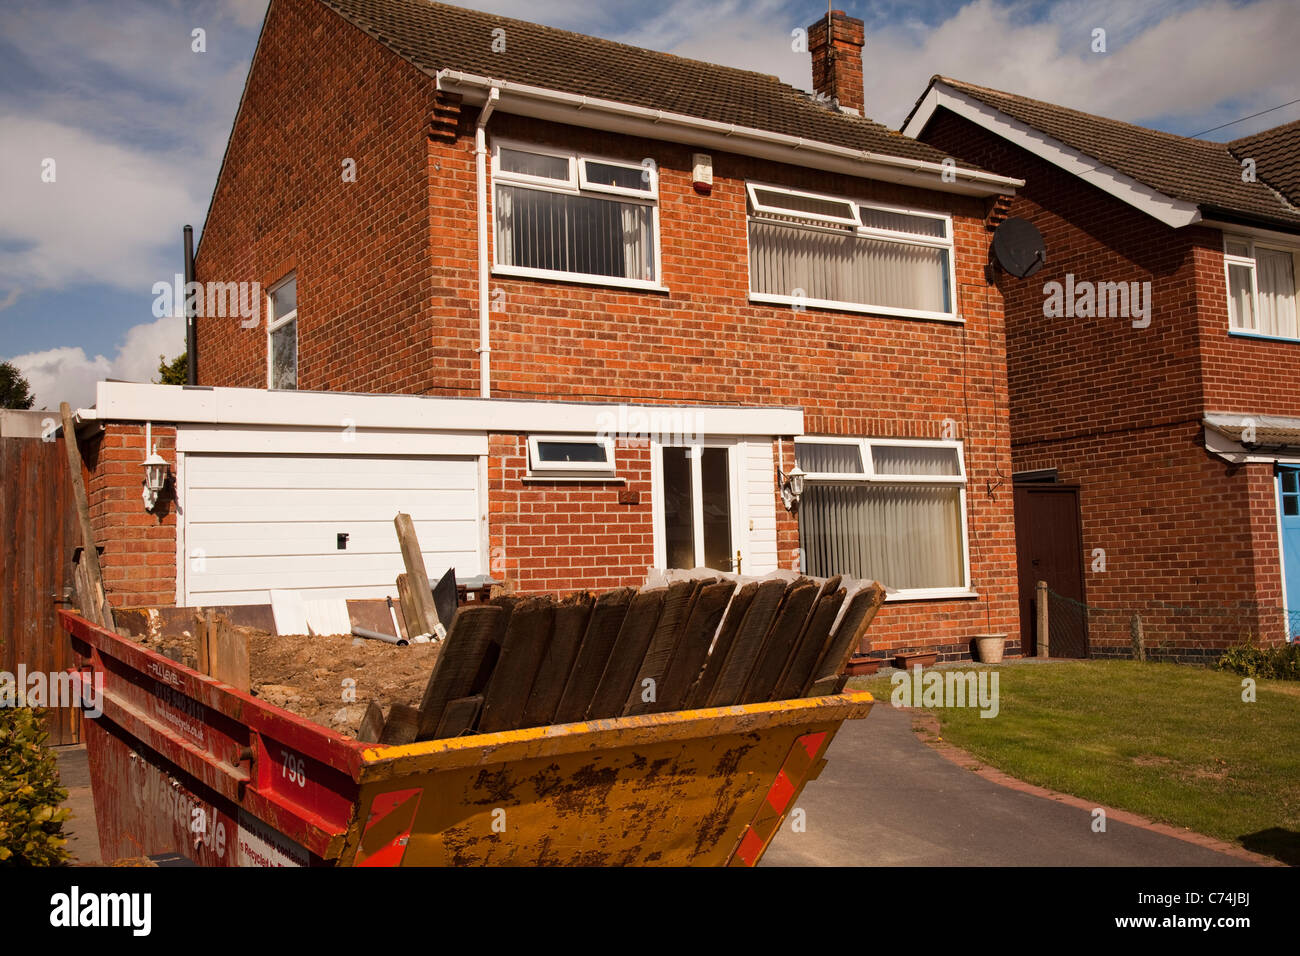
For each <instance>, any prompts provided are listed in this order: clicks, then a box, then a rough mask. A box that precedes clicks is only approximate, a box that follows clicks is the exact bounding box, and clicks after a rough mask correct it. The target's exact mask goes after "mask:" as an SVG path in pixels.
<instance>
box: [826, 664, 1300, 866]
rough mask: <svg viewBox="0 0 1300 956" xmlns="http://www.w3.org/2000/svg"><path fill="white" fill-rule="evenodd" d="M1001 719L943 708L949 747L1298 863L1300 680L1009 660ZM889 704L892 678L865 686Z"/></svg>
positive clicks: (1033, 779) (858, 681)
mask: <svg viewBox="0 0 1300 956" xmlns="http://www.w3.org/2000/svg"><path fill="white" fill-rule="evenodd" d="M977 669H993V670H997V671H998V674H999V697H1000V711H999V713H998V715H997V716H996V717H994V718H991V719H990V718H981V717H980V716H979V711H978V709H974V708H964V709H963V708H946V709H945V708H935V712H936V713H937V715H938V717H939V720H940V726H941V728H942V734H943V736H944V738H945V739H946V740H949V741H951V742H952V743H953V744H955V745H956V746H958V747H961V748H963V749H965V750H968V751H970V752H971V753H973V754H975V755H976V756H977V757H979V758H980V759H982V760H983V761H985V762H986V763H988V764H991V765H992V766H994V767H997V768H999V769H1001V770H1004V771H1006V772H1007V773H1009V774H1011V775H1012V776H1014V777H1017V778H1019V779H1021V780H1025V781H1028V782H1030V783H1034V784H1038V785H1039V786H1044V787H1050V788H1052V789H1053V790H1060V791H1062V792H1065V793H1070V794H1074V795H1076V796H1079V797H1083V798H1085V799H1087V800H1095V801H1097V803H1099V804H1105V805H1107V806H1112V807H1118V808H1122V809H1125V810H1131V811H1134V812H1136V813H1140V814H1142V815H1144V816H1148V817H1151V818H1153V819H1156V820H1160V821H1163V822H1165V823H1170V824H1174V825H1177V826H1183V827H1188V828H1190V829H1192V830H1195V831H1198V832H1200V833H1205V834H1208V835H1210V836H1215V837H1219V838H1221V839H1224V840H1231V841H1236V842H1238V843H1240V844H1242V845H1243V846H1245V847H1247V848H1248V849H1252V850H1255V851H1256V852H1260V853H1267V854H1269V855H1272V856H1275V857H1277V858H1278V859H1281V860H1284V861H1286V862H1288V863H1292V864H1300V747H1298V746H1297V744H1300V741H1298V740H1297V735H1298V733H1300V685H1298V684H1296V683H1293V682H1284V681H1260V682H1259V683H1258V687H1257V692H1256V701H1255V702H1254V703H1245V702H1243V701H1242V699H1241V695H1242V686H1241V678H1240V677H1238V676H1236V675H1234V674H1229V673H1224V672H1220V671H1212V670H1204V669H1201V668H1197V667H1184V666H1178V665H1174V664H1142V663H1137V662H1133V661H1077V662H1075V661H1069V662H1066V661H1062V662H1052V663H1050V664H1049V663H1043V664H1036V663H1021V664H1017V663H1014V662H1012V663H1009V664H1006V665H1002V666H1001V667H996V668H977ZM850 686H851V687H852V688H854V689H865V690H869V691H871V692H872V693H873V694H875V695H876V697H877V698H878V699H879V700H880V702H881V705H882V706H888V703H889V700H890V694H891V690H892V686H891V684H890V681H889V679H888V678H882V677H872V678H855V679H854V680H853V681H852V682H851V685H850Z"/></svg>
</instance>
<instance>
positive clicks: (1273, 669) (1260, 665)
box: [1216, 642, 1300, 680]
mask: <svg viewBox="0 0 1300 956" xmlns="http://www.w3.org/2000/svg"><path fill="white" fill-rule="evenodd" d="M1216 666H1217V667H1218V668H1219V670H1225V671H1232V672H1233V673H1234V674H1241V675H1242V676H1243V677H1255V678H1260V679H1265V680H1300V643H1291V644H1279V645H1277V646H1276V647H1259V646H1257V645H1256V644H1254V643H1252V642H1247V643H1245V644H1238V645H1236V646H1235V647H1230V648H1228V650H1227V651H1226V652H1224V654H1223V656H1222V657H1220V658H1219V662H1218V664H1217V665H1216Z"/></svg>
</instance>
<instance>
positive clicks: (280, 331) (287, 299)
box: [266, 273, 298, 388]
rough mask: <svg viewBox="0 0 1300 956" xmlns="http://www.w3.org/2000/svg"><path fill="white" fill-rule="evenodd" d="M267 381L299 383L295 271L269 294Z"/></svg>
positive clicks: (281, 384) (292, 385) (281, 385)
mask: <svg viewBox="0 0 1300 956" xmlns="http://www.w3.org/2000/svg"><path fill="white" fill-rule="evenodd" d="M266 335H267V345H266V354H267V385H268V386H269V387H271V388H297V387H298V279H297V277H296V276H295V275H293V274H292V273H291V274H290V275H289V277H288V278H287V279H284V280H282V281H280V282H277V283H276V284H275V285H273V286H272V287H271V291H270V292H268V293H267V296H266Z"/></svg>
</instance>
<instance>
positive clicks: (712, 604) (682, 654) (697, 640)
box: [629, 581, 736, 713]
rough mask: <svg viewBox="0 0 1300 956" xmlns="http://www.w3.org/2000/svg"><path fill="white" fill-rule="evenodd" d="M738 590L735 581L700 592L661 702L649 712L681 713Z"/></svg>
mask: <svg viewBox="0 0 1300 956" xmlns="http://www.w3.org/2000/svg"><path fill="white" fill-rule="evenodd" d="M735 590H736V582H735V581H719V582H717V583H714V584H706V585H705V586H704V587H702V588H701V589H700V592H699V595H698V596H697V597H696V599H695V603H694V604H693V605H692V607H691V615H690V617H689V618H688V619H687V621H686V623H685V624H684V625H683V626H682V635H681V637H680V638H679V639H678V641H677V647H676V648H675V649H674V650H673V656H672V660H670V661H669V662H668V669H667V670H666V671H665V672H664V676H663V680H662V681H660V683H659V687H658V688H657V694H656V697H657V699H656V700H655V701H654V702H653V703H652V704H649V705H648V711H647V712H650V713H663V712H665V711H669V710H681V709H682V707H683V706H685V704H686V698H687V695H688V694H689V693H690V692H691V688H692V687H693V686H694V684H695V682H696V680H697V679H698V678H699V676H700V673H701V671H702V670H703V669H704V662H705V660H706V659H707V658H708V656H709V646H710V645H711V644H712V643H713V638H714V636H715V635H716V634H717V633H718V625H719V624H721V623H722V615H723V614H724V613H725V612H726V610H727V603H728V602H729V601H730V600H731V595H732V593H733V592H734V591H735ZM629 712H630V713H638V712H640V711H629Z"/></svg>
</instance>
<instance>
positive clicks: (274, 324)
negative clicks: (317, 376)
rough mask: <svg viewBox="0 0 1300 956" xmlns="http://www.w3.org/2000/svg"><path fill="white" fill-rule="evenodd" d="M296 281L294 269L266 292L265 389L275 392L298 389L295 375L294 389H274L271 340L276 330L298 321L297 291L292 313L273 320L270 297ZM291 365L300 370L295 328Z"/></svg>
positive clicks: (273, 360)
mask: <svg viewBox="0 0 1300 956" xmlns="http://www.w3.org/2000/svg"><path fill="white" fill-rule="evenodd" d="M297 281H298V271H297V270H296V269H295V270H294V271H292V272H290V273H289V274H288V275H287V276H285V277H284V278H283V279H281V280H280V281H279V282H276V283H275V284H274V285H272V286H271V287H270V288H269V289H267V290H266V387H267V388H268V389H276V391H296V390H297V388H298V377H297V375H296V374H295V375H294V387H293V388H292V389H279V388H276V385H275V347H274V345H273V343H272V339H271V333H273V332H274V331H275V330H276V329H279V328H281V327H282V326H285V325H288V324H289V323H290V322H297V321H298V305H297V302H298V296H297V290H296V289H295V290H294V307H293V311H291V312H286V313H285V314H284V315H281V316H276V317H274V318H273V317H272V316H273V312H272V305H271V303H272V302H273V299H272V296H274V295H275V293H276V290H278V289H282V288H284V286H286V285H288V284H289V283H290V282H293V283H297ZM293 365H294V368H295V369H300V366H299V363H298V329H297V326H295V327H294V333H293Z"/></svg>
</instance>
